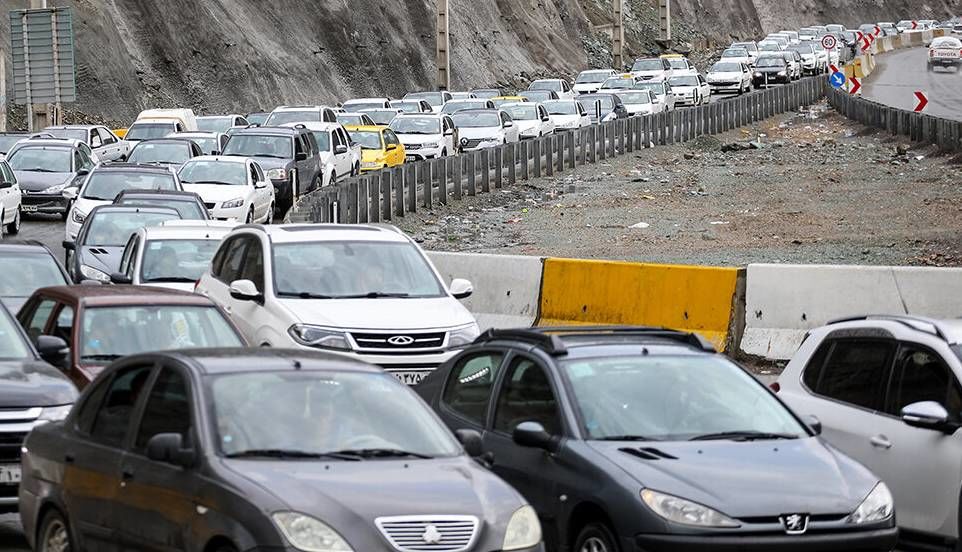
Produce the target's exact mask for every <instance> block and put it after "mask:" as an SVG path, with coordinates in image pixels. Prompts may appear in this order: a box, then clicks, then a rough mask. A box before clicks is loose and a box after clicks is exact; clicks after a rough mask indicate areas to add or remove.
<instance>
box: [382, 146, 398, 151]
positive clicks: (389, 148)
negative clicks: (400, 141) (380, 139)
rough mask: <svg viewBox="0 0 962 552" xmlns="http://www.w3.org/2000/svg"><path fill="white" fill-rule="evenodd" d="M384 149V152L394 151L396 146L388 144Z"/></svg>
mask: <svg viewBox="0 0 962 552" xmlns="http://www.w3.org/2000/svg"><path fill="white" fill-rule="evenodd" d="M384 149H385V151H391V150H396V149H397V144H388V145H387V147H386V148H384Z"/></svg>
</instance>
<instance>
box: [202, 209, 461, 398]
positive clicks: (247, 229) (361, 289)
mask: <svg viewBox="0 0 962 552" xmlns="http://www.w3.org/2000/svg"><path fill="white" fill-rule="evenodd" d="M196 291H197V292H198V293H201V294H203V295H206V296H208V297H210V298H211V300H213V301H214V302H215V303H217V304H218V305H220V306H221V307H223V308H224V310H225V311H226V312H227V314H228V315H229V316H230V317H231V320H232V321H233V322H234V323H235V324H236V325H237V326H238V328H239V329H240V330H241V332H242V333H243V334H244V336H245V337H246V338H247V339H248V341H249V342H250V343H251V344H252V345H255V346H258V347H260V346H269V347H286V348H296V349H306V350H321V351H325V352H328V353H334V354H339V355H343V356H345V357H349V358H354V359H358V360H362V361H365V362H368V363H371V364H375V365H378V366H380V367H382V368H384V369H385V370H387V371H388V372H390V373H392V374H394V376H395V377H397V378H398V379H399V380H401V381H402V382H404V383H407V384H410V385H414V384H417V383H418V382H420V381H421V379H423V378H424V376H426V375H427V374H429V373H431V372H432V371H434V370H435V369H436V368H437V367H438V366H439V365H440V364H441V363H443V362H444V361H446V360H447V359H449V358H451V357H452V356H454V355H455V353H456V352H457V351H456V350H455V348H457V347H461V346H464V345H467V344H468V343H471V342H472V341H474V339H475V338H476V337H477V336H478V333H479V332H478V325H477V323H476V322H475V320H474V317H473V316H472V315H471V313H470V312H468V310H467V309H466V308H464V306H463V305H462V304H461V303H460V302H459V301H458V299H464V298H466V297H468V296H469V295H471V293H472V291H473V288H472V286H471V283H470V282H468V281H467V280H461V279H455V280H453V281H452V282H451V285H450V286H448V285H446V284H445V283H444V282H443V281H442V280H441V277H440V275H439V274H438V272H437V270H436V269H435V268H434V266H433V265H432V264H431V261H430V260H429V259H428V257H427V256H426V255H425V254H424V252H423V251H421V248H420V247H418V245H417V244H416V243H415V242H414V240H412V239H410V238H409V237H408V236H406V235H404V234H403V233H401V231H399V230H397V229H396V228H393V227H385V226H368V225H340V224H338V225H319V224H315V225H277V226H244V227H239V228H237V229H235V230H234V231H233V232H231V233H230V234H228V235H227V237H226V238H224V241H223V243H222V244H221V246H220V249H219V250H218V251H217V253H216V254H215V256H214V261H213V263H212V264H211V267H210V269H209V270H208V271H207V272H205V273H204V274H203V276H201V278H200V281H199V282H198V284H197V289H196Z"/></svg>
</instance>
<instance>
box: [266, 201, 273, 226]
mask: <svg viewBox="0 0 962 552" xmlns="http://www.w3.org/2000/svg"><path fill="white" fill-rule="evenodd" d="M264 224H274V204H273V203H271V204H270V206H269V207H268V208H267V219H266V220H265V221H264Z"/></svg>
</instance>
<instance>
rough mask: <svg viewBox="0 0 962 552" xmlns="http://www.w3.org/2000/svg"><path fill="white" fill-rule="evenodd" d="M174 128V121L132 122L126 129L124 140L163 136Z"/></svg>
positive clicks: (175, 127) (174, 129)
mask: <svg viewBox="0 0 962 552" xmlns="http://www.w3.org/2000/svg"><path fill="white" fill-rule="evenodd" d="M176 130H177V126H176V125H175V124H174V123H134V124H133V125H131V126H130V129H128V130H127V135H126V136H124V140H153V139H155V138H163V137H165V136H167V135H168V134H170V133H172V132H174V131H176Z"/></svg>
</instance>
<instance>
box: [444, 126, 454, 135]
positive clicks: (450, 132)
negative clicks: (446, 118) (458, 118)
mask: <svg viewBox="0 0 962 552" xmlns="http://www.w3.org/2000/svg"><path fill="white" fill-rule="evenodd" d="M444 135H445V136H454V129H450V128H449V129H447V130H445V131H444Z"/></svg>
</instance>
